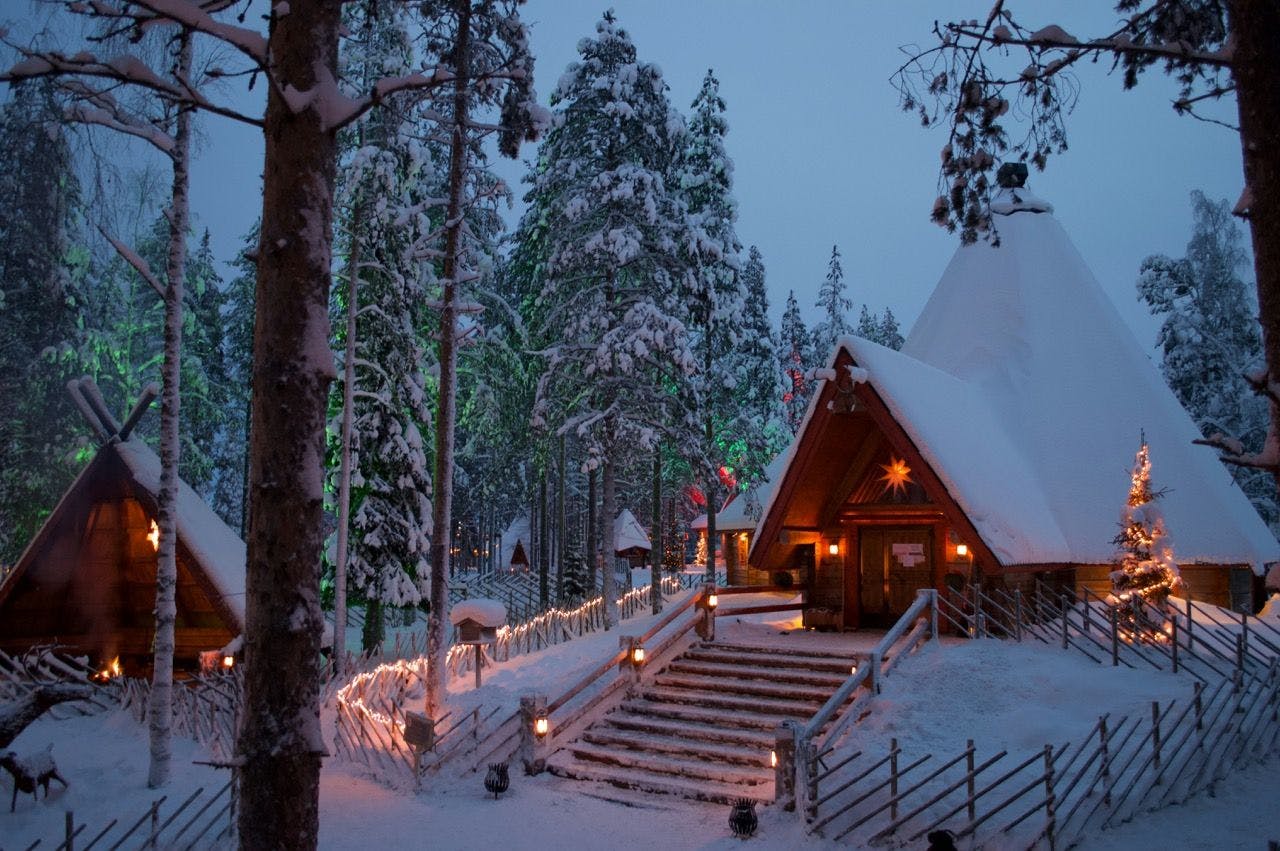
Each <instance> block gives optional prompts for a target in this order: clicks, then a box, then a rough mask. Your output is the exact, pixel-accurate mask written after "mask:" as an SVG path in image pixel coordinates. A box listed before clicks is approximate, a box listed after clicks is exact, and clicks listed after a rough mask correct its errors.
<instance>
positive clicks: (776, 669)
mask: <svg viewBox="0 0 1280 851" xmlns="http://www.w3.org/2000/svg"><path fill="white" fill-rule="evenodd" d="M850 667H852V666H849V667H842V668H840V670H839V671H834V670H819V671H815V670H812V669H810V668H807V667H783V666H765V665H757V664H755V662H754V660H753V661H752V662H751V664H731V665H726V664H724V663H722V662H719V661H716V662H712V661H705V662H704V661H699V660H694V659H684V658H681V659H677V660H675V661H674V662H672V663H671V664H670V665H668V666H667V668H666V673H678V674H693V675H696V676H702V677H734V678H738V679H742V678H746V679H758V680H769V681H770V682H773V683H795V684H797V685H813V686H821V687H823V688H829V689H831V690H833V691H834V690H835V689H838V688H839V687H840V686H841V685H843V684H844V681H845V680H846V679H848V678H849V675H850V673H851V671H850Z"/></svg>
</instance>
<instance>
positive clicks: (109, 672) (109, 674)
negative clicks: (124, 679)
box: [96, 656, 124, 683]
mask: <svg viewBox="0 0 1280 851" xmlns="http://www.w3.org/2000/svg"><path fill="white" fill-rule="evenodd" d="M123 673H124V668H122V667H121V666H120V657H119V656H117V657H115V658H114V659H112V660H111V663H110V664H109V665H107V666H106V667H105V668H103V669H102V670H101V671H99V672H98V676H97V677H96V679H98V680H99V681H101V682H104V683H105V682H106V681H107V680H111V679H115V678H116V677H118V676H120V675H121V674H123Z"/></svg>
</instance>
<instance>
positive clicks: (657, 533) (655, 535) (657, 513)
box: [649, 447, 662, 615]
mask: <svg viewBox="0 0 1280 851" xmlns="http://www.w3.org/2000/svg"><path fill="white" fill-rule="evenodd" d="M651 528H652V532H650V534H649V539H650V540H649V546H650V548H651V549H650V550H649V565H650V573H649V583H650V584H649V597H650V599H651V600H652V602H653V613H654V614H655V615H656V614H658V612H661V611H662V449H661V448H659V447H655V448H654V450H653V525H652V527H651Z"/></svg>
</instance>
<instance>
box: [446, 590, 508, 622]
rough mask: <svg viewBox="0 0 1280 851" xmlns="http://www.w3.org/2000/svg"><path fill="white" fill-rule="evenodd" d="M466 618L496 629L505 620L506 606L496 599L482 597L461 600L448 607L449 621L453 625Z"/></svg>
mask: <svg viewBox="0 0 1280 851" xmlns="http://www.w3.org/2000/svg"><path fill="white" fill-rule="evenodd" d="M468 619H470V620H473V621H475V622H476V623H478V624H480V625H481V626H484V627H492V628H494V629H496V628H498V627H500V626H502V625H503V624H505V623H506V622H507V607H506V606H505V605H503V604H502V603H500V602H499V601H497V600H488V599H485V598H484V597H475V598H473V599H470V600H463V601H462V602H460V603H454V604H453V605H452V606H450V607H449V622H450V623H452V624H453V625H454V626H457V625H458V624H460V623H462V622H463V621H464V620H468Z"/></svg>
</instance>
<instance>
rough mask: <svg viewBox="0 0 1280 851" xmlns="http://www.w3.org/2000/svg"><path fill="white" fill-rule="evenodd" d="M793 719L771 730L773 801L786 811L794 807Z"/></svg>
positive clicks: (796, 733) (794, 736)
mask: <svg viewBox="0 0 1280 851" xmlns="http://www.w3.org/2000/svg"><path fill="white" fill-rule="evenodd" d="M797 735H799V730H798V728H797V726H796V722H795V721H791V720H786V721H783V722H782V723H781V724H779V725H778V726H777V727H775V728H774V730H773V755H774V758H775V759H776V760H777V761H776V762H775V763H774V766H773V802H774V803H775V804H778V805H780V806H781V807H782V809H783V810H785V811H787V812H793V811H794V810H795V808H796V737H797Z"/></svg>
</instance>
